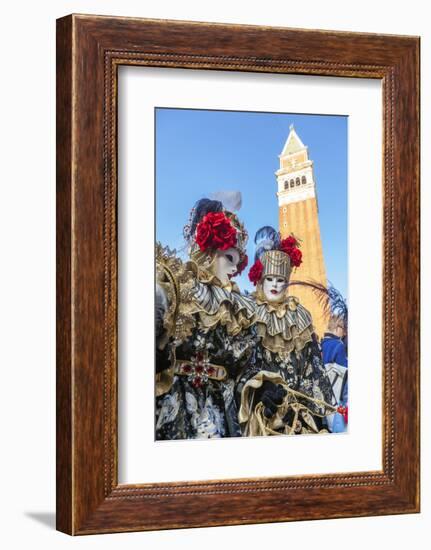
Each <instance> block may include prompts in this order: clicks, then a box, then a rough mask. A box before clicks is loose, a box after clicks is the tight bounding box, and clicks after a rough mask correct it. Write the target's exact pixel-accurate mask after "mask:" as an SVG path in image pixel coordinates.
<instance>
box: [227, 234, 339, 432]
mask: <svg viewBox="0 0 431 550" xmlns="http://www.w3.org/2000/svg"><path fill="white" fill-rule="evenodd" d="M255 243H256V255H255V263H254V265H253V266H252V267H251V269H250V272H249V278H250V280H251V281H252V282H253V283H254V284H255V285H256V292H255V293H254V300H255V303H256V319H255V323H256V325H255V326H256V332H257V338H258V340H257V341H258V344H257V346H256V348H255V350H254V356H253V359H252V362H251V364H250V365H249V367H248V368H247V369H246V371H244V372H243V374H242V375H241V377H240V381H239V384H238V386H237V399H238V401H239V403H240V410H239V421H240V424H241V428H242V432H243V435H246V436H253V435H271V434H273V435H276V434H280V433H284V434H294V433H317V432H320V431H326V430H323V424H322V418H323V417H324V416H325V415H326V414H328V413H329V412H333V410H334V409H333V407H331V406H330V403H331V398H332V394H331V386H330V383H329V380H328V378H327V376H326V374H325V371H324V368H323V364H322V359H321V355H320V350H319V347H318V343H317V338H316V336H315V334H314V331H313V323H312V318H311V315H310V313H309V312H308V311H307V310H306V309H305V308H304V307H303V306H302V305H301V304H300V303H299V300H298V299H297V298H295V297H294V296H289V295H288V282H289V278H290V274H291V271H292V268H293V267H298V266H299V265H300V263H301V261H302V255H301V251H300V249H299V243H298V241H297V239H295V238H294V237H293V236H291V237H288V238H287V239H284V240H281V239H280V236H279V234H278V232H277V231H275V229H273V228H272V227H263V228H261V229H260V230H259V231H258V232H257V233H256V237H255ZM265 277H267V278H268V277H273V278H277V279H278V280H279V281H284V282H285V288H283V289H282V291H281V293H280V296H279V297H277V298H276V300H269V299H268V298H267V297H266V295H265V293H264V290H263V284H264V279H265Z"/></svg>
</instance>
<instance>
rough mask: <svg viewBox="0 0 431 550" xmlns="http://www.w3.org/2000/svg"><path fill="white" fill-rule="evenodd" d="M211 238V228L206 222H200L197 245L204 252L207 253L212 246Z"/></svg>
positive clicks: (197, 230)
mask: <svg viewBox="0 0 431 550" xmlns="http://www.w3.org/2000/svg"><path fill="white" fill-rule="evenodd" d="M211 237H212V231H211V226H210V225H209V224H208V223H205V222H204V221H201V222H199V223H198V226H197V228H196V243H197V244H198V245H199V248H200V249H201V250H202V252H205V250H207V249H208V248H209V247H210V246H211Z"/></svg>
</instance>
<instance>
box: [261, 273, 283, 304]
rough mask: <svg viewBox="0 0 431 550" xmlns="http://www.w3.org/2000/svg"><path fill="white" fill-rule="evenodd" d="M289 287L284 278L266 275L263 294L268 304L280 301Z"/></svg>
mask: <svg viewBox="0 0 431 550" xmlns="http://www.w3.org/2000/svg"><path fill="white" fill-rule="evenodd" d="M286 287H287V281H286V279H285V278H284V277H276V276H275V275H265V277H264V279H263V285H262V289H263V293H264V294H265V298H266V299H267V300H268V302H275V301H277V300H279V299H280V298H281V297H282V295H283V294H284V291H285V290H286Z"/></svg>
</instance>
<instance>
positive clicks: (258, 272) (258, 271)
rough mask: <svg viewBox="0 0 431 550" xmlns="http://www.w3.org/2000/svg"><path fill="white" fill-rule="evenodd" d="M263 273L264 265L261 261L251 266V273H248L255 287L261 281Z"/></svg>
mask: <svg viewBox="0 0 431 550" xmlns="http://www.w3.org/2000/svg"><path fill="white" fill-rule="evenodd" d="M262 273H263V263H262V262H261V261H260V260H256V261H255V262H254V264H253V265H252V266H251V268H250V271H249V272H248V278H249V279H250V281H251V282H252V283H253V284H254V286H256V285H257V283H258V282H259V281H260V279H261V277H262Z"/></svg>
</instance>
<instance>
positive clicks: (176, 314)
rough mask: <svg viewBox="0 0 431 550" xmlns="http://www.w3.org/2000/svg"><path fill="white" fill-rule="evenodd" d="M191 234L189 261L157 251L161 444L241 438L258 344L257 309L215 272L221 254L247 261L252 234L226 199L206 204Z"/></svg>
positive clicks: (201, 204)
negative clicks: (241, 385)
mask: <svg viewBox="0 0 431 550" xmlns="http://www.w3.org/2000/svg"><path fill="white" fill-rule="evenodd" d="M184 236H185V239H186V242H187V244H188V246H189V258H190V260H189V261H188V262H182V261H181V260H180V259H179V258H178V257H177V256H176V254H175V252H174V251H170V250H169V249H168V248H163V247H162V246H161V245H158V246H157V249H156V280H157V292H156V345H157V349H156V429H155V431H156V439H159V440H160V439H197V438H211V437H232V436H239V435H241V431H240V426H239V423H238V409H237V404H236V401H235V395H234V389H235V384H236V380H237V377H238V375H239V373H240V372H241V369H242V368H243V366H244V365H245V364H247V363H248V361H249V358H250V355H251V352H252V349H253V345H254V340H253V337H252V333H251V330H249V329H250V327H251V325H252V324H253V321H254V316H255V304H254V303H253V301H252V300H251V298H250V297H246V296H242V295H241V294H240V292H239V289H238V287H237V285H236V284H235V283H234V282H233V281H229V282H225V284H223V283H222V281H221V280H219V278H218V277H217V275H216V274H215V271H214V262H215V261H216V256H217V253H218V252H219V253H220V251H226V252H225V253H226V254H227V252H229V250H232V249H234V250H235V251H236V253H238V254H239V263H238V265H237V267H236V269H237V273H239V272H240V271H241V270H242V269H244V267H245V266H246V264H247V256H246V254H245V249H246V248H245V247H246V242H247V238H248V236H247V233H246V231H245V229H244V227H243V225H242V224H241V223H240V221H239V219H238V217H237V216H236V214H234V213H233V212H231V211H229V210H227V209H226V208H224V206H223V204H222V202H220V201H215V200H209V199H202V200H201V201H199V202H198V203H197V204H196V206H195V208H194V209H193V210H192V212H191V215H190V220H189V223H188V225H186V227H185V230H184Z"/></svg>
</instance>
